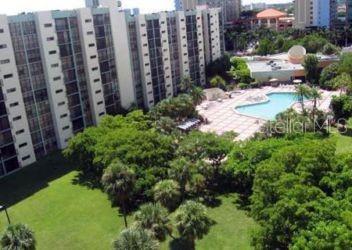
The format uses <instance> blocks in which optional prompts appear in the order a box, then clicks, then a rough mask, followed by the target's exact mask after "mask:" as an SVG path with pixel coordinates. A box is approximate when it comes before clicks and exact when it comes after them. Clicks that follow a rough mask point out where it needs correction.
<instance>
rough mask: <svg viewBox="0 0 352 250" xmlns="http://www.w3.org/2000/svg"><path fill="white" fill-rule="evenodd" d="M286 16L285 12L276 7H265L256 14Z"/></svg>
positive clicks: (273, 16) (262, 16) (260, 16)
mask: <svg viewBox="0 0 352 250" xmlns="http://www.w3.org/2000/svg"><path fill="white" fill-rule="evenodd" d="M284 16H287V14H286V13H285V12H282V11H278V10H276V9H266V10H263V11H261V12H259V13H258V14H257V18H279V17H284Z"/></svg>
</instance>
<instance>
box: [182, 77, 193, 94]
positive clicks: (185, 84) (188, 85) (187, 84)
mask: <svg viewBox="0 0 352 250" xmlns="http://www.w3.org/2000/svg"><path fill="white" fill-rule="evenodd" d="M193 85H194V83H193V81H192V79H191V78H190V77H189V76H185V77H183V78H182V79H181V82H180V86H181V91H182V92H184V93H189V91H190V90H191V89H192V88H193Z"/></svg>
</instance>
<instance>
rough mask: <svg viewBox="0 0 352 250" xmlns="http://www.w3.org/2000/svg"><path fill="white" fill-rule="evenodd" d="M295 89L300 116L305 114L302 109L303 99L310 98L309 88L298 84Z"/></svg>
mask: <svg viewBox="0 0 352 250" xmlns="http://www.w3.org/2000/svg"><path fill="white" fill-rule="evenodd" d="M295 89H296V93H295V95H296V98H297V100H298V102H299V103H300V104H301V108H302V114H305V108H304V99H305V98H309V97H310V88H309V87H308V86H306V85H304V84H299V85H297V86H296V87H295Z"/></svg>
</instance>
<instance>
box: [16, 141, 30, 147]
mask: <svg viewBox="0 0 352 250" xmlns="http://www.w3.org/2000/svg"><path fill="white" fill-rule="evenodd" d="M27 145H28V144H27V142H25V143H22V144H20V145H18V147H19V148H23V147H25V146H27Z"/></svg>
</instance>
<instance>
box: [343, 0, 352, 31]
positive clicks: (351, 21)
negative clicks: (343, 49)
mask: <svg viewBox="0 0 352 250" xmlns="http://www.w3.org/2000/svg"><path fill="white" fill-rule="evenodd" d="M345 1H346V23H347V25H349V26H352V0H345Z"/></svg>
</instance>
